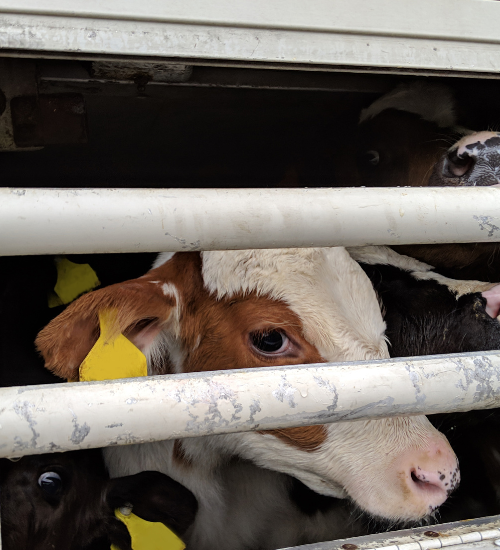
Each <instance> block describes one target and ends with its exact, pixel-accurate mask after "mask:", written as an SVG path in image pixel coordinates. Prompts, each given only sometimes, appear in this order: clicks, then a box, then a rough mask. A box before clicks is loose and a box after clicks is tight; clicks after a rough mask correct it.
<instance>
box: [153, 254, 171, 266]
mask: <svg viewBox="0 0 500 550" xmlns="http://www.w3.org/2000/svg"><path fill="white" fill-rule="evenodd" d="M174 254H175V252H160V253H159V254H158V256H157V258H156V260H155V261H154V262H153V265H152V266H151V269H155V268H157V267H160V266H161V265H163V264H166V263H167V262H168V261H169V260H171V259H172V258H173V256H174Z"/></svg>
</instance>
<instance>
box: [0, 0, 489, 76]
mask: <svg viewBox="0 0 500 550" xmlns="http://www.w3.org/2000/svg"><path fill="white" fill-rule="evenodd" d="M428 13H432V17H428V16H427V15H426V14H428ZM450 13H453V17H450ZM499 13H500V6H499V5H498V3H497V2H485V1H477V0H476V1H470V0H440V2H439V3H437V4H436V2H433V1H432V0H420V2H418V3H415V2H412V1H411V0H398V1H397V2H396V1H393V0H372V1H371V2H369V3H366V1H364V0H336V3H335V9H332V5H331V2H329V1H328V0H312V1H306V0H296V1H294V2H293V4H292V5H290V3H289V2H287V1H286V0H274V1H273V2H268V1H266V0H258V1H255V2H241V1H239V2H227V1H224V0H215V1H214V2H210V3H209V5H208V4H207V3H206V2H203V1H202V0H173V1H169V2H161V1H158V0H144V1H142V2H134V1H133V0H124V1H119V0H113V1H111V0H108V1H107V2H99V1H98V0H87V1H86V2H80V3H79V4H78V5H76V4H75V2H72V1H71V0H19V1H18V0H1V1H0V48H1V49H2V50H4V51H5V50H13V51H16V52H19V51H21V52H22V50H26V51H29V52H30V53H31V52H33V51H37V54H38V55H43V53H44V52H46V54H45V55H47V54H48V55H50V54H53V55H54V54H55V55H59V56H61V55H62V56H64V54H66V55H74V54H77V55H78V57H80V58H81V57H83V56H85V55H96V54H97V55H99V54H101V55H102V54H107V55H115V56H124V55H128V56H150V57H155V56H156V57H158V56H161V57H167V58H170V59H175V58H177V59H179V58H181V59H195V60H196V59H198V60H200V59H202V60H203V59H205V60H210V62H211V63H214V62H217V61H218V62H220V63H226V64H228V63H231V62H233V63H238V62H239V63H245V62H247V63H254V64H255V63H262V64H266V63H279V64H280V65H299V66H306V67H307V68H309V69H310V68H313V67H314V65H316V66H321V68H328V67H339V66H340V67H341V68H345V67H346V66H351V67H355V68H356V69H357V70H369V71H370V72H373V71H374V70H377V69H378V70H379V71H382V70H384V71H385V72H388V71H390V70H391V69H392V70H393V71H394V72H396V71H397V72H399V73H400V72H402V71H405V70H406V71H412V70H413V71H422V70H428V71H436V70H438V71H446V72H448V73H449V72H450V71H455V72H457V73H460V72H464V71H466V72H475V73H478V72H479V73H489V75H491V76H493V77H494V76H495V75H496V76H498V66H499V64H500V52H499V50H498V43H499V37H498V32H497V26H498V25H497V23H498V19H499ZM464 22H466V24H464ZM49 52H50V53H49Z"/></svg>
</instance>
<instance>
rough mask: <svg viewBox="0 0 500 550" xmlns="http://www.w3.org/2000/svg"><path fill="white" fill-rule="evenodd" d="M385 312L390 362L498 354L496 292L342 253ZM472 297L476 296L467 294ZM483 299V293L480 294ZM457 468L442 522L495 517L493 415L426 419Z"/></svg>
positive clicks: (417, 265) (380, 258)
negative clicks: (456, 481) (450, 448)
mask: <svg viewBox="0 0 500 550" xmlns="http://www.w3.org/2000/svg"><path fill="white" fill-rule="evenodd" d="M349 252H350V253H351V256H352V257H353V258H355V259H357V260H359V261H360V265H361V267H362V268H363V270H364V271H365V273H366V274H367V275H368V277H369V278H370V280H371V281H372V283H373V285H374V288H375V290H376V291H377V294H378V296H379V299H380V302H381V305H382V308H383V310H384V319H385V322H386V323H387V331H386V335H387V337H388V339H389V351H390V354H391V356H393V357H408V356H416V355H435V354H441V353H464V352H473V351H487V350H498V349H500V323H499V322H498V320H497V319H496V317H497V316H498V312H499V311H498V310H499V298H500V293H499V290H500V286H498V285H497V286H495V287H493V288H491V289H490V286H491V285H490V284H484V283H477V282H473V281H450V280H449V279H446V278H445V277H442V276H441V275H439V274H437V273H434V272H433V271H432V268H431V267H430V266H428V265H426V264H423V263H421V262H419V261H417V260H415V259H413V258H410V257H407V256H399V255H398V254H396V253H395V252H394V251H393V250H391V249H390V248H387V247H362V248H351V249H349ZM474 291H475V292H474ZM481 291H482V292H481ZM430 420H431V422H432V423H433V424H434V425H435V426H436V427H438V428H439V429H440V430H441V431H443V432H444V433H445V434H446V435H447V437H448V438H449V440H450V443H451V444H452V446H453V449H454V451H455V452H456V453H457V456H458V458H459V461H460V469H461V472H462V483H461V485H460V488H459V489H458V491H457V493H456V494H455V495H454V498H453V499H452V501H451V503H450V504H449V505H447V506H445V507H444V508H443V509H442V510H441V511H440V514H441V517H442V519H443V520H444V521H457V520H463V519H469V518H471V517H481V516H489V515H494V514H498V513H500V499H498V497H497V496H496V494H498V493H500V469H499V468H498V467H499V464H500V462H499V460H498V457H499V456H500V455H499V453H498V449H499V448H500V440H499V438H498V433H499V430H498V428H499V422H500V419H499V416H498V413H497V412H496V411H492V410H488V411H471V412H468V413H456V414H448V415H433V416H431V417H430Z"/></svg>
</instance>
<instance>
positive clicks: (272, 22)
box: [0, 0, 500, 43]
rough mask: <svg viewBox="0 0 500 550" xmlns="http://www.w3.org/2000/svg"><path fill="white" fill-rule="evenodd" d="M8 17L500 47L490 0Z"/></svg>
mask: <svg viewBox="0 0 500 550" xmlns="http://www.w3.org/2000/svg"><path fill="white" fill-rule="evenodd" d="M2 12H3V13H19V14H21V13H22V14H31V15H52V16H59V17H61V16H63V17H84V18H92V19H95V18H100V19H111V20H118V21H120V20H134V21H159V22H169V23H189V24H200V25H224V26H234V27H249V28H271V29H283V30H284V29H294V30H310V31H315V32H318V31H336V32H348V33H353V34H364V35H370V34H384V35H390V36H395V35H399V36H405V37H433V38H439V39H444V38H448V39H456V40H480V41H491V42H493V43H499V42H500V37H499V35H498V22H499V20H500V7H499V6H498V5H497V3H496V2H486V1H484V0H440V2H439V3H438V4H436V2H434V1H433V0H420V1H419V2H418V4H415V2H413V1H412V0H371V1H370V2H369V3H367V2H366V0H335V3H334V4H332V1H331V0H293V1H290V0H273V1H272V2H269V1H268V0H252V1H251V2H250V1H248V0H233V1H232V2H227V0H212V1H211V2H210V3H209V4H207V3H206V2H205V1H204V0H170V1H169V2H165V1H164V0H143V1H142V2H137V1H136V0H107V1H106V2H102V1H101V0H86V1H85V2H84V3H75V2H74V0H0V13H2ZM429 14H432V17H429ZM450 14H452V15H453V17H451V16H450ZM422 23H425V25H423V24H422Z"/></svg>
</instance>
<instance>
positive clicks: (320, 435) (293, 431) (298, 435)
mask: <svg viewBox="0 0 500 550" xmlns="http://www.w3.org/2000/svg"><path fill="white" fill-rule="evenodd" d="M259 433H267V434H271V435H274V436H276V437H277V438H278V439H281V440H282V441H284V442H285V443H288V445H291V446H292V447H298V448H299V449H301V450H303V451H307V452H313V451H316V450H317V449H318V448H319V447H321V445H322V444H323V443H324V442H325V441H326V438H327V431H326V427H325V426H321V425H319V426H305V427H302V428H285V429H283V430H266V431H262V432H259Z"/></svg>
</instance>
